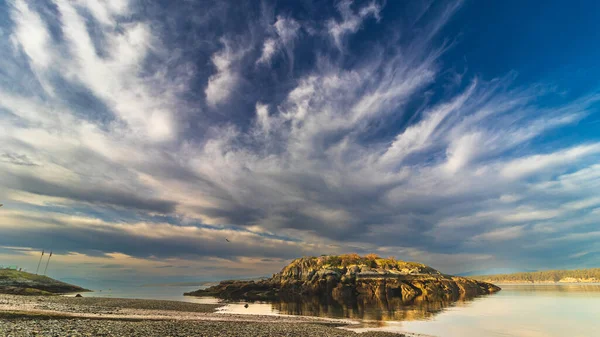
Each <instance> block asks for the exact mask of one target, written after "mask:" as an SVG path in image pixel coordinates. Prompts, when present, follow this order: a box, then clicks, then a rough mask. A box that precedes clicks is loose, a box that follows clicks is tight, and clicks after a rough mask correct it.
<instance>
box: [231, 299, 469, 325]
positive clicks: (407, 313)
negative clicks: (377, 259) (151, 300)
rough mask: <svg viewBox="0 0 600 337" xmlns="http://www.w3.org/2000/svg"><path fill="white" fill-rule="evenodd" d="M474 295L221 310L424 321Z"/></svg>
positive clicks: (302, 301)
mask: <svg viewBox="0 0 600 337" xmlns="http://www.w3.org/2000/svg"><path fill="white" fill-rule="evenodd" d="M474 298H475V297H451V296H449V297H432V296H429V297H427V298H425V297H417V298H415V299H414V300H413V301H410V302H403V301H402V299H400V298H397V297H392V298H389V299H388V298H385V297H384V298H379V297H376V296H374V297H363V296H359V297H355V298H350V299H340V298H333V297H302V298H297V299H285V300H280V301H276V302H269V303H267V302H254V303H250V305H249V307H248V308H245V307H244V304H245V303H229V304H227V305H225V306H224V307H223V308H222V309H221V312H224V313H241V314H244V313H252V314H267V315H268V314H271V315H272V314H282V315H300V316H318V317H329V318H348V319H354V320H360V321H408V320H427V319H430V318H431V317H433V316H434V315H436V314H438V313H440V312H442V311H443V310H444V309H445V308H448V307H451V306H456V305H459V306H460V305H464V304H465V303H468V302H469V301H472V300H473V299H474Z"/></svg>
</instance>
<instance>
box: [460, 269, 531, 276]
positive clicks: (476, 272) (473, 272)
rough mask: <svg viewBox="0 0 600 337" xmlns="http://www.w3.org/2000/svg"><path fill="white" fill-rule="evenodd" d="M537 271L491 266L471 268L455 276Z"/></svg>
mask: <svg viewBox="0 0 600 337" xmlns="http://www.w3.org/2000/svg"><path fill="white" fill-rule="evenodd" d="M534 271H537V270H536V269H517V268H491V269H481V270H471V271H465V272H462V273H458V274H456V276H466V277H471V276H482V275H500V274H503V275H504V274H515V273H530V272H534Z"/></svg>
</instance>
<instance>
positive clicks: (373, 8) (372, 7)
mask: <svg viewBox="0 0 600 337" xmlns="http://www.w3.org/2000/svg"><path fill="white" fill-rule="evenodd" d="M351 6H352V0H344V1H340V2H339V3H338V6H337V8H338V11H339V12H340V15H341V16H342V20H340V21H337V20H334V19H332V20H330V21H328V23H327V28H328V31H329V34H330V35H331V37H332V38H333V40H334V42H335V45H336V46H337V47H338V48H339V49H340V50H341V49H343V39H344V37H345V36H346V35H348V34H352V33H356V32H357V31H358V30H359V28H360V27H361V25H362V23H363V21H364V20H366V19H367V18H369V17H374V18H375V19H376V20H377V21H379V20H380V16H379V13H380V12H381V7H380V6H379V5H378V4H377V3H376V2H371V3H370V4H368V5H366V6H364V7H361V8H360V9H358V11H356V12H354V11H353V10H352V8H351Z"/></svg>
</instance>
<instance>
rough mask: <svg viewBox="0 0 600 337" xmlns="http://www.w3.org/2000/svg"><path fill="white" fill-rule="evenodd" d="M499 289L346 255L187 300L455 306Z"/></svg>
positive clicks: (299, 263) (309, 260)
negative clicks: (329, 300) (304, 299)
mask: <svg viewBox="0 0 600 337" xmlns="http://www.w3.org/2000/svg"><path fill="white" fill-rule="evenodd" d="M499 290H500V288H499V287H497V286H495V285H493V284H490V283H486V282H482V281H477V280H473V279H469V278H465V277H457V276H451V275H445V274H442V273H440V272H439V271H437V270H435V269H433V268H431V267H428V266H426V265H424V264H420V263H415V262H405V261H400V260H396V259H395V258H393V257H390V258H380V257H379V256H377V255H374V254H370V255H366V256H359V255H357V254H347V255H339V256H320V257H303V258H299V259H296V260H294V261H292V262H291V263H290V264H289V265H287V266H286V267H284V268H283V269H282V270H281V271H280V272H279V273H277V274H274V275H273V276H272V277H270V278H268V279H264V280H258V281H222V282H221V283H219V284H218V285H215V286H212V287H209V288H207V289H200V290H197V291H193V292H190V293H186V294H185V295H187V296H213V297H218V298H222V299H230V300H248V301H256V300H285V299H290V300H291V299H295V298H299V297H310V296H318V297H330V298H333V299H335V300H337V301H343V302H347V301H353V300H356V299H358V298H363V299H376V300H378V301H381V300H384V301H386V302H390V301H393V302H400V304H409V303H412V302H414V301H429V300H432V301H433V300H439V299H442V300H451V301H454V300H458V299H460V298H464V297H474V296H479V295H485V294H491V293H494V292H497V291H499Z"/></svg>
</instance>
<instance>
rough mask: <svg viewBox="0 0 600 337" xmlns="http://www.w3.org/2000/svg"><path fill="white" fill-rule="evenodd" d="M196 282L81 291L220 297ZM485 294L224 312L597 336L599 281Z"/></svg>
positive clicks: (227, 307) (526, 335)
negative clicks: (200, 293) (402, 303)
mask: <svg viewBox="0 0 600 337" xmlns="http://www.w3.org/2000/svg"><path fill="white" fill-rule="evenodd" d="M197 288H198V287H197V286H196V287H176V286H162V287H137V288H133V287H132V288H131V289H119V290H110V291H109V290H103V291H102V292H95V293H89V294H85V295H84V296H105V297H111V296H112V297H130V298H133V297H135V298H149V299H169V300H178V301H187V302H196V303H218V300H216V299H211V298H193V297H184V296H182V295H181V294H182V293H183V292H185V291H190V290H194V289H197ZM502 289H503V290H502V291H501V292H499V293H497V294H494V295H489V296H483V297H478V298H475V299H472V300H466V301H458V302H446V301H436V302H426V303H420V304H415V305H412V306H400V305H397V303H381V302H374V303H353V304H350V305H340V304H339V303H337V302H334V303H331V302H330V303H327V302H320V301H319V300H309V301H304V302H303V303H298V302H292V303H250V305H249V307H248V308H244V304H245V303H229V304H224V306H223V307H222V308H221V309H220V311H221V312H224V313H241V314H268V315H280V314H285V315H307V316H322V317H334V318H352V319H355V320H357V321H360V322H361V324H359V325H356V326H354V327H353V328H354V329H355V330H358V331H368V330H378V331H397V332H401V331H408V332H415V333H421V334H426V335H432V336H439V337H481V336H491V337H493V336H502V337H506V336H518V337H596V336H600V284H564V285H503V286H502Z"/></svg>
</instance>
